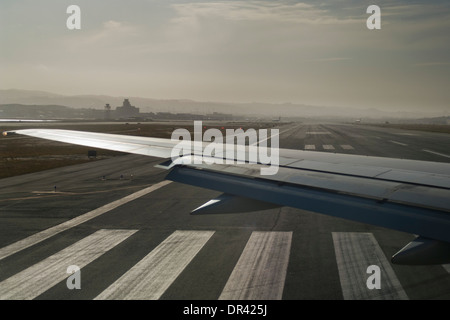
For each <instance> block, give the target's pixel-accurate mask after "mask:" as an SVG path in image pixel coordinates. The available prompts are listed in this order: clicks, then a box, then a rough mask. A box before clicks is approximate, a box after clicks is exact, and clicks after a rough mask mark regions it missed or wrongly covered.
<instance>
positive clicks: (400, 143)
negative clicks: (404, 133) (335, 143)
mask: <svg viewBox="0 0 450 320" xmlns="http://www.w3.org/2000/svg"><path fill="white" fill-rule="evenodd" d="M389 142H392V143H395V144H398V145H399V146H404V147H407V146H408V145H407V144H406V143H403V142H398V141H394V140H389Z"/></svg>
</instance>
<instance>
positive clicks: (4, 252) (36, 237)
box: [0, 180, 171, 260]
mask: <svg viewBox="0 0 450 320" xmlns="http://www.w3.org/2000/svg"><path fill="white" fill-rule="evenodd" d="M170 182H171V181H168V180H166V181H162V182H160V183H157V184H155V185H153V186H150V187H148V188H145V189H142V190H140V191H137V192H135V193H133V194H131V195H129V196H126V197H124V198H122V199H119V200H117V201H114V202H111V203H109V204H106V205H104V206H102V207H100V208H97V209H95V210H92V211H90V212H87V213H85V214H82V215H80V216H78V217H76V218H73V219H71V220H69V221H66V222H63V223H61V224H59V225H56V226H54V227H51V228H49V229H46V230H43V231H41V232H38V233H36V234H33V235H31V236H29V237H28V238H25V239H22V240H19V241H17V242H14V243H12V244H10V245H8V246H6V247H3V248H1V249H0V260H2V259H4V258H6V257H8V256H10V255H12V254H14V253H16V252H19V251H21V250H23V249H25V248H28V247H30V246H32V245H34V244H36V243H39V242H41V241H44V240H45V239H48V238H50V237H53V236H54V235H56V234H58V233H60V232H63V231H65V230H68V229H70V228H73V227H75V226H77V225H79V224H82V223H84V222H86V221H88V220H91V219H93V218H95V217H98V216H100V215H102V214H104V213H106V212H108V211H111V210H113V209H115V208H117V207H119V206H121V205H123V204H125V203H127V202H130V201H133V200H135V199H137V198H139V197H142V196H144V195H146V194H148V193H150V192H152V191H155V190H157V189H159V188H161V187H163V186H165V185H167V184H169V183H170Z"/></svg>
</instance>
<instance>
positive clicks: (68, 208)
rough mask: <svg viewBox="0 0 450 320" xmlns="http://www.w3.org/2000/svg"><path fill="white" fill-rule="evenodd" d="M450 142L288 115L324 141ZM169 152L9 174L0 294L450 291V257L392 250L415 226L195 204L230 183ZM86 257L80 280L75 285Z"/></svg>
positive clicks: (436, 155)
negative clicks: (212, 185) (193, 174)
mask: <svg viewBox="0 0 450 320" xmlns="http://www.w3.org/2000/svg"><path fill="white" fill-rule="evenodd" d="M449 145H450V135H449V134H442V133H431V132H422V131H410V130H401V129H388V128H383V127H375V126H373V127H372V126H360V125H356V124H355V125H350V124H289V125H280V147H282V148H291V149H300V150H310V151H311V152H316V151H325V152H337V153H348V154H362V155H368V156H382V157H393V158H408V159H417V160H428V161H440V162H450V150H449V149H448V146H449ZM160 162H162V159H157V158H151V157H144V156H137V155H125V156H117V157H113V158H110V159H106V160H101V161H95V162H90V163H85V164H80V165H74V166H69V167H64V168H57V169H52V170H47V171H43V172H38V173H32V174H26V175H22V176H17V177H11V178H5V179H1V180H0V185H1V188H0V299H20V300H21V299H68V300H71V299H88V300H90V299H121V300H122V299H161V300H184V299H188V300H217V299H225V300H233V299H240V300H246V299H256V300H272V299H275V300H278V299H283V300H303V299H308V300H310V299H332V300H343V299H344V300H359V299H389V300H391V299H392V300H397V299H398V300H405V299H450V267H449V266H448V265H434V266H400V265H393V264H391V263H390V257H391V256H392V255H393V254H394V253H395V252H397V251H398V250H400V249H401V248H402V247H403V246H404V245H406V244H407V243H408V242H409V241H411V240H412V239H414V235H411V234H406V233H402V232H397V231H392V230H387V229H384V228H380V227H376V226H371V225H366V224H361V223H356V222H351V221H347V220H343V219H339V218H334V217H330V216H326V215H321V214H316V213H313V212H307V211H303V210H298V209H293V208H289V207H283V208H278V209H271V210H266V211H259V212H248V213H239V214H217V215H197V216H196V215H191V214H190V211H192V210H193V209H195V208H197V207H198V206H200V205H202V204H204V203H205V202H207V201H209V200H210V199H212V198H213V197H215V196H217V195H218V194H219V193H218V192H215V191H211V190H206V189H202V188H197V187H192V186H188V185H183V184H179V183H176V182H169V181H166V180H164V177H165V175H166V174H167V172H166V171H165V170H162V169H160V168H155V167H154V166H155V165H156V164H158V163H160ZM73 265H75V266H78V267H80V268H81V270H80V273H79V275H80V278H79V280H80V281H79V282H80V284H81V288H80V289H77V288H75V289H69V288H68V283H67V281H66V279H67V277H68V276H69V275H70V274H69V273H68V272H67V268H68V267H70V266H73ZM373 265H375V266H378V267H380V270H381V277H380V289H371V288H369V287H370V285H368V282H370V281H371V280H370V277H371V275H372V274H371V272H370V270H371V269H368V268H369V267H370V266H373ZM76 282H77V281H76V279H75V280H74V283H76Z"/></svg>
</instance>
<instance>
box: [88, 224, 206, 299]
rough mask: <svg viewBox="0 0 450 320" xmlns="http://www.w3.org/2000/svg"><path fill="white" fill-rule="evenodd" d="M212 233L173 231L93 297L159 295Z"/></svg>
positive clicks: (145, 297) (151, 296)
mask: <svg viewBox="0 0 450 320" xmlns="http://www.w3.org/2000/svg"><path fill="white" fill-rule="evenodd" d="M213 234H214V231H175V232H174V233H172V234H171V235H170V236H169V237H168V238H167V239H166V240H164V241H163V242H162V243H161V244H160V245H159V246H157V247H156V248H155V249H154V250H152V252H150V253H149V254H148V255H147V256H146V257H144V258H143V259H142V260H141V261H139V262H138V263H137V264H136V265H135V266H133V267H132V268H131V269H130V270H128V271H127V272H126V273H125V274H124V275H123V276H122V277H120V278H119V279H118V280H117V281H116V282H114V283H113V284H112V285H111V286H109V287H108V288H107V289H106V290H105V291H103V292H102V293H101V294H100V295H98V296H97V297H96V298H95V299H97V300H106V299H111V300H115V299H117V300H144V299H145V300H156V299H159V298H160V297H161V295H162V294H163V293H164V292H165V291H166V289H167V288H168V287H169V286H170V285H171V284H172V282H173V281H174V280H175V279H176V278H177V277H178V275H179V274H180V273H181V272H182V271H183V270H184V268H185V267H186V266H187V265H188V264H189V263H190V262H191V260H192V259H193V258H194V257H195V255H196V254H197V253H198V252H199V251H200V249H201V248H202V247H203V246H204V245H205V244H206V242H207V241H208V240H209V238H211V236H212V235H213Z"/></svg>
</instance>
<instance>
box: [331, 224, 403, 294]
mask: <svg viewBox="0 0 450 320" xmlns="http://www.w3.org/2000/svg"><path fill="white" fill-rule="evenodd" d="M332 236H333V243H334V250H335V253H336V262H337V266H338V271H339V279H340V282H341V288H342V294H343V296H344V299H345V300H372V299H374V300H375V299H377V300H378V299H389V300H391V299H395V300H407V299H408V296H407V295H406V293H405V291H404V290H403V288H402V286H401V284H400V282H399V280H398V279H397V276H396V275H395V272H394V270H393V269H392V266H391V265H390V263H389V261H388V260H387V259H386V256H385V255H384V253H383V251H382V250H381V248H380V246H379V245H378V242H377V241H376V240H375V237H374V236H373V234H372V233H357V232H333V233H332ZM371 265H375V266H378V267H379V268H380V285H381V288H380V289H369V288H368V287H367V280H368V278H369V277H370V276H371V274H368V273H367V268H368V267H369V266H371Z"/></svg>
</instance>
